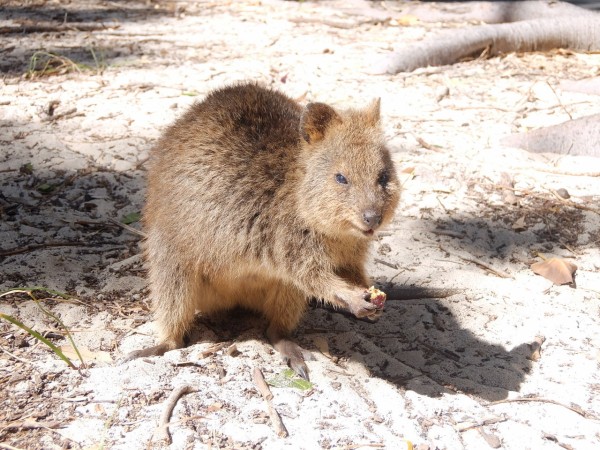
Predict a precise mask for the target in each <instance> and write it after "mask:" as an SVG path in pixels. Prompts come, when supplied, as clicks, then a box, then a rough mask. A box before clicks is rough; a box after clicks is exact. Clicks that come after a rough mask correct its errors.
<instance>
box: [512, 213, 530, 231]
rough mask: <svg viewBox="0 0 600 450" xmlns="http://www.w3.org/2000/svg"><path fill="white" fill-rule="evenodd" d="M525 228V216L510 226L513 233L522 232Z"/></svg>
mask: <svg viewBox="0 0 600 450" xmlns="http://www.w3.org/2000/svg"><path fill="white" fill-rule="evenodd" d="M526 228H527V227H526V226H525V216H521V217H519V218H518V219H517V220H516V222H515V223H513V224H512V229H513V230H515V231H523V230H525V229H526Z"/></svg>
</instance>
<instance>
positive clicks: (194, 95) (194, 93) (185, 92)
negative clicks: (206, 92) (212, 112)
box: [181, 91, 199, 97]
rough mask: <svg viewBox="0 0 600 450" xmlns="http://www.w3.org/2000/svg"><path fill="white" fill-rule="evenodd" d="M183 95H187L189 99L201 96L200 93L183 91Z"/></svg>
mask: <svg viewBox="0 0 600 450" xmlns="http://www.w3.org/2000/svg"><path fill="white" fill-rule="evenodd" d="M181 95H186V96H188V97H196V96H198V95H199V94H198V92H196V91H183V92H182V93H181Z"/></svg>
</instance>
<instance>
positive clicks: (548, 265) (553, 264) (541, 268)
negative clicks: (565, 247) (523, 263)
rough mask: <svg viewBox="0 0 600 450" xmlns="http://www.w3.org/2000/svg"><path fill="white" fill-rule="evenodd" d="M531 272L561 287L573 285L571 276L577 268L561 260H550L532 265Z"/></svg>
mask: <svg viewBox="0 0 600 450" xmlns="http://www.w3.org/2000/svg"><path fill="white" fill-rule="evenodd" d="M531 270H533V273H535V274H537V275H541V276H542V277H544V278H546V279H548V280H550V281H552V282H553V283H554V284H558V285H561V284H570V283H573V274H574V273H575V271H576V270H577V266H576V265H575V264H573V263H572V262H569V261H567V260H565V259H562V258H550V259H547V260H545V261H541V262H537V263H533V264H532V265H531Z"/></svg>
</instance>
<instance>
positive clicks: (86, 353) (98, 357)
mask: <svg viewBox="0 0 600 450" xmlns="http://www.w3.org/2000/svg"><path fill="white" fill-rule="evenodd" d="M60 349H61V351H62V352H63V353H64V354H65V356H66V357H67V358H70V359H73V360H79V356H77V352H76V351H75V349H74V348H73V347H72V346H70V345H63V346H62V347H60ZM77 350H79V353H80V354H81V357H82V358H83V360H84V361H91V360H94V361H100V362H105V363H110V362H112V360H113V359H112V357H111V356H110V353H108V352H103V351H101V350H98V351H97V352H93V351H91V350H90V349H89V348H86V347H82V346H80V345H78V346H77Z"/></svg>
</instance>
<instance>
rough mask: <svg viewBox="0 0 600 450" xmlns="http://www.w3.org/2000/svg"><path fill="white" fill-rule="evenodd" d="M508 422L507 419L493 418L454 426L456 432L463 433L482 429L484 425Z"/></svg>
mask: <svg viewBox="0 0 600 450" xmlns="http://www.w3.org/2000/svg"><path fill="white" fill-rule="evenodd" d="M507 420H508V417H494V418H491V419H485V420H482V421H481V422H478V423H462V424H460V423H458V424H456V427H455V428H456V430H457V431H460V432H463V431H467V430H472V429H473V428H479V427H484V426H486V425H493V424H495V423H500V422H506V421H507Z"/></svg>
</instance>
